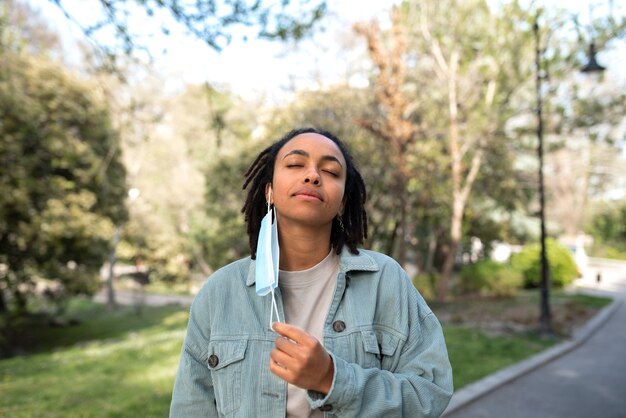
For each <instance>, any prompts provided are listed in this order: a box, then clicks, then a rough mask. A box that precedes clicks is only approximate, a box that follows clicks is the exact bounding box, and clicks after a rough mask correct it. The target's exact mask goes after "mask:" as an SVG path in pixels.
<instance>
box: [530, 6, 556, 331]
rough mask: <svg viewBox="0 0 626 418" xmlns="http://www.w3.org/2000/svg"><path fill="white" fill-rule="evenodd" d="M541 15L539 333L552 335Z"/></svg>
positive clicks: (538, 56) (538, 41) (538, 44)
mask: <svg viewBox="0 0 626 418" xmlns="http://www.w3.org/2000/svg"><path fill="white" fill-rule="evenodd" d="M538 20H539V16H538V15H537V16H536V17H535V23H534V24H533V33H534V35H535V69H536V74H535V75H536V76H535V87H536V92H537V140H538V141H537V142H538V144H537V156H538V158H539V220H540V224H541V284H540V286H541V305H540V306H541V313H540V316H539V333H540V334H541V335H543V336H552V335H554V332H553V330H552V319H551V314H550V276H549V275H550V271H549V265H548V256H547V253H546V214H545V189H544V181H543V94H542V82H543V79H544V74H543V72H542V68H541V61H542V60H541V58H542V55H543V53H542V48H541V39H540V36H539V22H538Z"/></svg>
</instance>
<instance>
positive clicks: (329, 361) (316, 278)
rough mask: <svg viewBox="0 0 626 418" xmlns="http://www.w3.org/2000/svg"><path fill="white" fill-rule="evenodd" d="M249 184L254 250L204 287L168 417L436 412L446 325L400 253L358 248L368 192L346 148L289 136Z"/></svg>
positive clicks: (247, 209)
mask: <svg viewBox="0 0 626 418" xmlns="http://www.w3.org/2000/svg"><path fill="white" fill-rule="evenodd" d="M244 188H248V195H247V199H246V202H245V204H244V206H243V210H242V211H243V213H244V214H245V220H246V223H247V233H248V237H249V243H250V253H251V256H250V257H246V258H244V259H242V260H239V261H236V262H234V263H232V264H229V265H227V266H225V267H223V268H221V269H220V270H218V271H216V272H215V273H214V274H213V275H212V276H211V277H210V278H209V280H207V281H206V283H205V284H204V286H203V287H202V289H201V290H200V292H199V293H198V295H197V296H196V298H195V300H194V302H193V305H192V307H191V313H190V317H189V324H188V327H187V334H186V337H185V341H184V344H183V348H182V354H181V358H180V364H179V367H178V373H177V376H176V383H175V384H174V391H173V395H172V404H171V409H170V417H186V418H189V417H218V416H219V417H222V416H223V417H226V416H228V417H246V418H248V417H257V418H265V417H268V418H273V417H285V416H286V417H324V416H326V417H330V416H333V417H359V418H363V417H387V418H392V417H410V418H415V417H438V416H440V415H441V413H442V412H443V410H444V409H445V407H446V406H447V405H448V402H449V400H450V397H451V396H452V369H451V367H450V362H449V360H448V353H447V350H446V345H445V342H444V338H443V333H442V330H441V326H440V324H439V321H438V320H437V318H435V315H434V314H433V313H432V311H431V310H430V308H429V307H428V306H427V305H426V303H425V301H424V299H423V298H422V297H421V296H420V294H419V293H418V292H417V291H416V290H415V288H414V287H413V285H412V284H411V281H410V279H409V278H408V277H407V274H406V273H405V272H404V270H402V268H401V267H400V265H398V263H397V262H395V261H394V260H393V259H391V258H389V257H387V256H385V255H383V254H379V253H376V252H373V251H368V250H363V249H359V248H357V247H358V246H359V245H362V244H363V240H364V238H366V237H367V216H366V213H365V207H364V204H365V199H366V191H365V184H364V183H363V179H362V177H361V175H360V173H359V171H358V170H357V168H356V167H355V164H354V162H353V160H352V157H351V155H350V153H349V152H348V150H347V148H346V147H345V145H344V144H343V143H342V142H341V141H340V140H339V139H337V138H336V137H335V136H333V135H332V134H330V133H328V132H325V131H321V130H316V129H299V130H294V131H291V132H289V133H288V134H287V135H285V136H284V137H283V138H282V139H280V140H279V141H277V142H276V143H274V144H273V145H271V146H269V147H268V148H266V149H265V150H263V151H262V152H261V153H260V154H259V155H258V157H257V158H256V159H255V160H254V162H253V163H252V165H251V166H250V168H249V169H248V171H247V173H246V179H245V183H244ZM276 281H277V282H278V285H277V286H278V287H276ZM259 295H265V296H259ZM278 321H280V322H278Z"/></svg>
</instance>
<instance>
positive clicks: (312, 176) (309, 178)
mask: <svg viewBox="0 0 626 418" xmlns="http://www.w3.org/2000/svg"><path fill="white" fill-rule="evenodd" d="M304 182H305V183H313V184H314V185H315V186H319V184H320V175H319V173H318V172H317V170H315V169H313V170H310V171H309V172H308V173H307V174H306V177H305V178H304Z"/></svg>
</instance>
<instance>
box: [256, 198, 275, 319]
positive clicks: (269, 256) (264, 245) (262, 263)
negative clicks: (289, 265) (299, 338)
mask: <svg viewBox="0 0 626 418" xmlns="http://www.w3.org/2000/svg"><path fill="white" fill-rule="evenodd" d="M270 193H271V191H270ZM275 215H276V213H275V210H274V209H273V208H271V207H270V204H269V202H268V204H267V215H265V216H264V217H263V220H262V221H261V229H260V230H259V237H258V241H257V247H256V268H255V280H256V293H257V295H259V296H265V295H267V294H268V293H271V294H272V308H271V312H270V328H271V326H272V322H273V318H274V313H275V314H276V321H280V318H279V315H278V306H277V305H276V297H275V295H274V289H276V287H277V286H278V258H279V255H280V248H279V247H278V225H277V222H276V216H275Z"/></svg>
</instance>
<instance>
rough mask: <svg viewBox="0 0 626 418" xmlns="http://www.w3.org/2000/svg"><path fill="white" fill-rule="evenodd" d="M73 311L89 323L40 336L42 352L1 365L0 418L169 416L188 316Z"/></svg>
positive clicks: (172, 311) (91, 308) (157, 311)
mask: <svg viewBox="0 0 626 418" xmlns="http://www.w3.org/2000/svg"><path fill="white" fill-rule="evenodd" d="M70 313H71V314H73V315H77V314H81V315H83V316H86V317H88V318H89V319H85V320H84V322H83V323H82V324H81V325H78V326H74V327H67V328H48V329H44V328H42V329H41V330H37V331H40V334H39V335H38V336H37V340H39V341H40V343H39V344H37V345H36V347H35V349H36V350H38V351H39V353H36V354H30V355H23V356H18V357H14V358H9V359H5V360H0V393H2V396H0V417H5V416H6V417H16V418H19V417H157V416H167V413H168V410H169V403H170V397H171V390H172V385H173V382H174V376H175V373H176V367H177V364H178V358H179V355H180V348H181V344H182V340H183V337H184V330H185V326H186V320H187V312H186V310H184V309H180V308H173V307H167V308H146V309H145V310H144V311H143V314H142V315H141V316H139V315H137V314H136V313H134V312H133V311H132V310H120V311H117V312H115V313H112V314H108V313H106V312H105V311H104V310H103V308H102V307H101V306H99V305H92V304H90V303H86V302H83V303H82V306H78V307H77V306H73V309H72V310H71V312H70ZM42 350H46V351H42Z"/></svg>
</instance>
